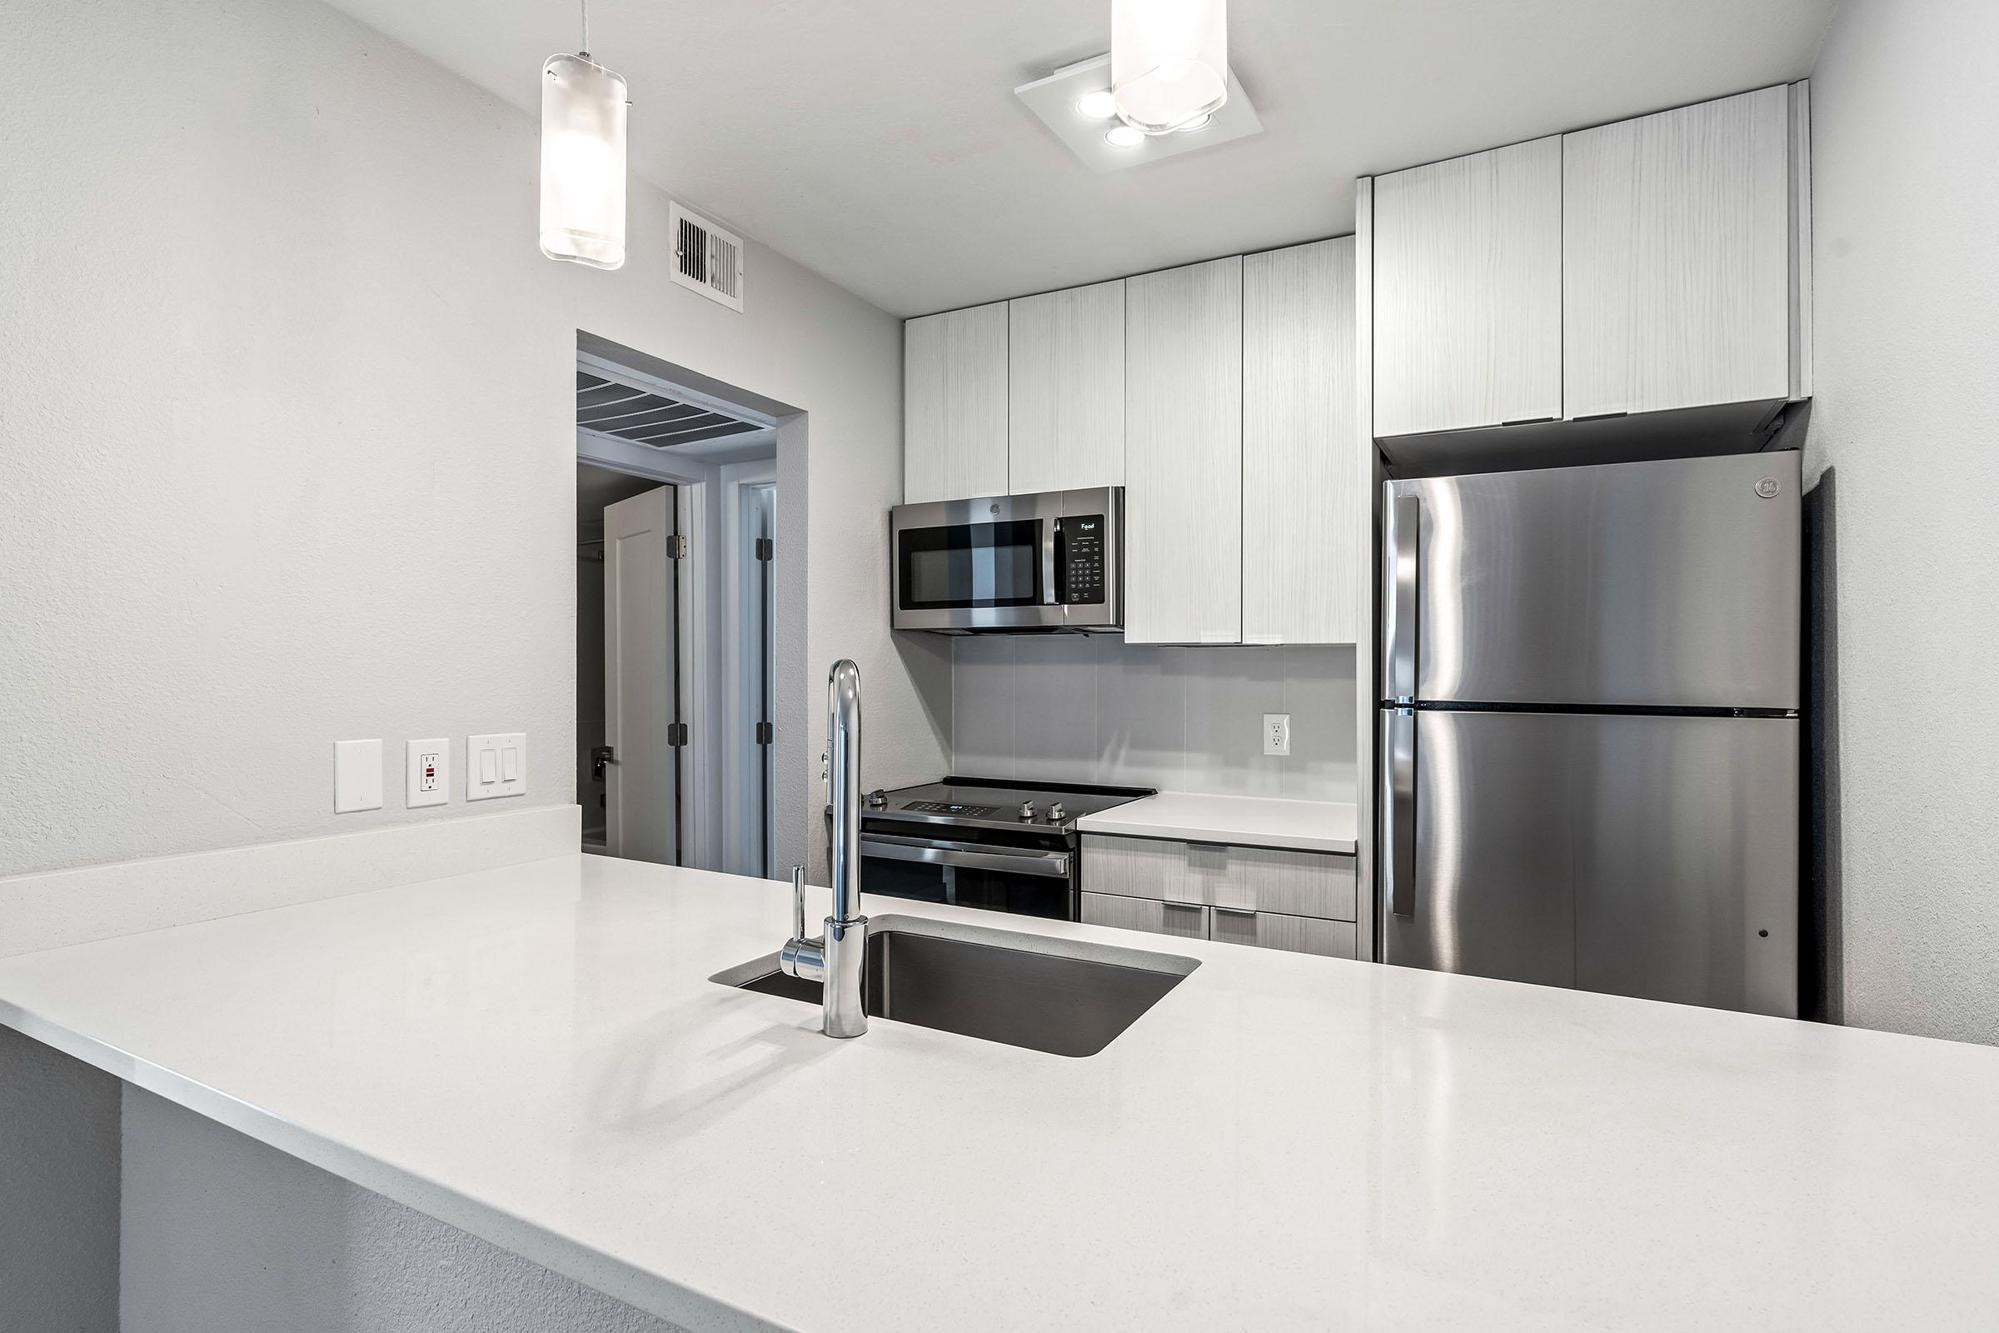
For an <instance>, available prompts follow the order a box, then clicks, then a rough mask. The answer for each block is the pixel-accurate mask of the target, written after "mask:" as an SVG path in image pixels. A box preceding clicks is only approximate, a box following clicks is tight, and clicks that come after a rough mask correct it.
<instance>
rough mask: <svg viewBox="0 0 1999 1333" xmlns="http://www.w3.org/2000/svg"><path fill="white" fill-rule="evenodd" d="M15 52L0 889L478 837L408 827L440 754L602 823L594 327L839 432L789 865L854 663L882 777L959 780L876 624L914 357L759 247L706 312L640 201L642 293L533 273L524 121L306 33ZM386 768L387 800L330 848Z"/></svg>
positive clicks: (139, 23) (7, 30)
mask: <svg viewBox="0 0 1999 1333" xmlns="http://www.w3.org/2000/svg"><path fill="white" fill-rule="evenodd" d="M0 56H4V57H5V58H6V63H7V65H8V68H9V69H10V75H9V77H8V78H7V79H6V80H5V81H0V124H4V125H6V126H7V129H8V140H7V145H8V151H7V154H6V156H7V169H6V170H5V171H4V172H0V216H4V217H5V218H6V220H7V223H6V229H7V248H8V260H7V262H6V263H5V264H4V265H0V310H5V311H6V312H7V313H6V320H5V325H4V328H0V339H4V344H0V346H4V356H0V608H4V612H5V614H4V617H0V744H4V746H5V765H4V768H3V769H0V874H5V873H10V872H20V871H30V870H37V869H44V868H49V867H54V866H63V865H71V864H77V863H83V862H95V861H107V860H115V859H121V858H128V857H136V856H147V855H155V854H160V853H167V852H177V851H187V850H194V849H202V848H210V847H219V846H228V845H236V844H245V843H254V842H262V841H267V840H272V839H279V838H288V837H298V836H301V835H307V834H313V833H320V832H327V831H333V830H336V829H337V830H343V831H344V830H347V829H352V828H362V827H367V826H368V825H370V824H376V823H389V822H397V821H402V820H409V819H426V820H428V819H441V818H450V817H452V816H453V815H459V814H464V813H467V807H466V806H465V805H464V803H463V802H462V799H457V800H454V802H453V803H452V804H451V805H450V806H447V807H443V808H441V809H433V810H427V811H418V812H406V811H404V810H402V809H400V808H399V807H400V805H401V801H400V798H399V795H398V794H397V793H398V792H399V788H400V784H399V782H397V781H395V780H394V775H395V774H399V771H400V770H399V766H398V765H399V758H400V753H401V745H402V741H403V740H404V739H405V738H407V737H413V736H429V735H437V734H448V735H451V736H453V737H455V738H457V740H458V754H457V756H456V757H457V761H458V762H457V765H456V769H457V774H458V781H459V783H461V784H462V781H463V771H464V765H463V754H462V743H463V737H464V736H465V734H466V733H468V732H476V731H498V730H524V731H526V732H528V733H529V735H530V747H529V751H530V760H531V763H530V769H529V793H530V794H529V796H528V797H527V800H528V802H530V803H556V804H568V803H570V802H571V801H573V799H574V775H573V771H572V756H573V752H574V725H575V722H574V712H573V708H574V704H573V695H572V690H573V674H574V670H575V663H574V653H573V648H572V635H573V616H574V611H575V602H574V599H575V581H574V575H573V569H574V564H573V558H574V557H573V553H572V550H571V547H572V544H573V542H574V540H575V536H574V526H573V525H574V513H573V496H574V471H573V469H574V452H575V437H574V434H573V405H572V392H573V379H572V374H573V369H574V351H575V342H576V334H577V330H579V329H584V330H588V331H590V332H592V333H595V334H598V335H602V336H604V337H606V338H609V339H611V340H613V341H615V342H618V343H621V344H623V345H625V346H628V347H633V348H637V349H641V350H643V351H645V352H647V353H649V354H651V355H654V356H658V357H660V358H663V359H665V360H668V361H672V362H676V363H679V364H683V365H687V366H691V367H695V368H697V369H699V370H701V371H703V372H704V373H707V374H711V375H713V376H715V377H716V378H718V379H721V380H724V381H727V382H729V383H732V384H737V385H741V386H744V387H746V388H749V389H752V390H754V391H756V392H758V393H761V394H764V395H767V396H769V397H771V398H774V399H778V400H781V401H783V402H785V403H788V404H792V405H794V406H796V407H797V408H799V409H801V410H802V411H803V412H804V413H805V414H806V415H805V417H804V418H803V419H802V421H801V422H800V423H799V424H798V425H797V426H796V427H795V430H794V438H795V439H796V440H798V441H801V442H805V443H806V445H807V448H806V449H805V450H804V451H803V452H799V453H798V454H797V455H796V456H795V457H794V458H792V459H789V460H787V461H786V463H785V466H786V467H787V468H794V469H797V475H796V476H795V478H788V479H795V480H796V481H797V482H798V484H797V485H795V486H792V487H790V488H788V489H787V490H786V491H785V492H784V493H783V497H782V501H781V508H785V507H790V506H798V507H797V508H791V509H789V511H788V512H781V514H780V527H781V530H782V531H791V532H796V533H798V534H800V535H801V537H802V538H803V539H804V540H802V541H800V542H798V543H796V544H795V545H794V549H800V550H805V551H807V553H808V561H807V564H808V567H809V570H810V575H809V581H808V580H807V579H804V578H801V577H800V571H799V569H798V568H797V566H796V563H795V562H794V564H793V565H792V567H791V568H790V569H789V570H787V571H785V572H784V573H783V574H782V575H781V584H782V589H783V591H784V593H785V596H786V599H787V600H786V601H784V602H782V603H781V607H783V608H784V609H785V610H786V611H787V612H788V614H789V616H790V618H791V619H792V620H793V621H795V622H796V623H800V624H802V625H803V626H804V627H805V629H804V634H803V640H804V642H803V645H802V648H801V650H800V652H798V653H797V654H795V655H794V656H793V658H792V659H791V660H790V662H789V664H788V674H786V675H785V676H784V677H783V678H782V679H783V681H784V686H783V688H784V690H785V692H786V700H785V703H786V707H785V708H784V709H783V710H781V712H780V715H779V723H780V727H781V728H783V730H781V731H780V745H781V748H782V755H783V764H784V769H785V771H786V772H787V773H788V774H789V780H788V782H787V784H786V790H785V800H786V801H787V802H788V804H787V805H785V806H781V810H780V813H781V817H783V818H785V819H786V838H787V847H788V848H789V850H790V854H792V855H794V856H796V855H801V854H802V853H803V851H804V848H805V846H806V842H807V838H808V831H809V830H810V829H811V827H812V821H811V819H810V818H809V816H808V815H807V814H806V811H807V809H808V808H809V807H810V805H811V804H812V784H813V783H814V782H815V781H816V762H815V761H816V756H817V754H818V750H819V741H818V738H817V737H816V735H814V734H811V733H813V732H814V731H815V730H816V728H814V727H812V726H810V725H808V724H807V718H808V716H809V715H810V713H811V712H812V711H814V710H816V709H817V707H819V705H818V703H817V692H818V689H819V686H818V682H819V680H821V679H823V672H824V670H825V666H826V664H827V663H828V662H829V661H830V660H831V659H832V658H833V657H834V656H836V655H850V656H853V657H855V658H856V659H857V660H858V661H859V662H860V664H861V667H862V671H863V674H864V678H865V679H866V681H867V684H868V687H869V697H868V702H869V705H870V711H869V722H870V731H869V736H868V740H869V747H868V771H867V774H866V778H867V781H868V782H869V783H870V784H885V785H894V784H897V783H901V782H907V781H913V780H916V779H918V778H922V777H928V776H930V775H932V774H933V773H934V772H935V771H937V770H938V769H939V768H940V767H942V765H943V763H944V754H945V731H946V724H945V722H944V720H943V719H944V717H945V714H946V712H947V710H948V706H949V704H948V682H947V681H945V680H944V679H943V678H942V677H941V676H940V674H939V672H938V670H937V666H936V661H937V655H936V653H935V652H932V653H930V654H928V655H926V654H923V653H918V654H916V656H915V658H914V663H913V666H906V665H905V652H906V650H899V649H898V647H897V646H896V645H895V643H894V642H893V640H892V639H891V636H890V634H889V632H888V629H887V625H886V620H887V616H886V610H885V607H886V604H887V593H886V589H885V577H886V555H885V549H884V543H885V532H884V527H885V525H884V524H883V522H882V521H881V516H882V512H883V510H884V509H885V508H886V506H887V505H888V504H889V503H891V502H892V501H893V500H894V499H895V498H896V497H897V496H898V495H899V492H900V467H901V464H900V457H899V454H900V439H901V424H900V375H901V365H900V359H901V358H900V331H899V326H898V324H897V322H896V321H895V320H893V319H890V318H889V317H887V316H886V315H884V314H882V313H881V312H879V311H877V310H875V309H873V308H872V307H870V306H868V305H866V304H864V303H863V302H861V301H860V300H859V299H857V298H855V297H853V296H852V295H850V294H848V293H846V292H844V291H842V290H840V289H838V288H836V287H834V286H832V285H831V284H829V283H827V282H825V281H824V280H822V279H820V278H819V277H817V276H816V275H814V274H812V273H810V272H808V271H806V270H804V269H802V268H800V267H798V266H797V265H795V264H792V263H790V262H789V261H787V260H785V259H784V258H783V257H782V256H780V255H777V254H775V253H773V252H771V251H770V250H768V249H765V248H763V247H760V246H755V245H752V247H751V249H750V253H749V257H748V264H749V268H748V280H747V284H746V287H747V292H748V301H749V311H748V313H747V314H743V315H738V314H735V313H733V312H730V311H728V310H726V309H724V308H723V307H721V306H718V305H715V304H713V303H711V302H708V301H705V300H703V299H702V298H700V297H699V296H696V295H695V294H693V293H690V292H686V291H684V290H682V289H679V288H677V287H674V286H672V285H671V284H670V282H669V280H668V273H667V264H668V258H669V250H668V245H667V231H666V215H667V201H666V198H665V197H664V196H663V195H661V194H660V193H658V192H657V191H654V190H652V189H649V188H643V187H635V188H634V190H633V192H632V201H631V246H630V248H631V259H630V262H629V263H628V264H627V266H626V267H625V268H624V269H623V270H621V271H619V272H615V273H601V272H596V271H593V270H588V269H584V268H581V267H578V266H575V265H565V264H555V263H551V262H549V261H547V260H545V259H543V258H541V256H540V255H539V254H538V253H537V251H536V248H535V243H534V188H535V138H536V127H535V125H534V123H533V122H532V120H531V119H530V118H529V117H527V116H525V115H523V114H522V113H521V112H519V111H518V110H516V109H514V108H513V107H511V106H508V105H505V104H503V103H501V102H499V101H497V100H495V99H494V98H492V97H491V96H489V95H487V94H485V93H483V92H481V91H478V90H477V89H475V88H474V87H472V86H471V85H470V84H467V83H464V82H462V81H460V80H459V79H457V78H455V77H454V76H452V75H449V74H447V73H445V72H444V71H443V70H441V69H439V68H438V67H436V66H434V65H432V64H430V63H428V62H426V61H425V60H423V59H421V58H419V57H418V56H416V55H415V54H413V53H411V52H409V51H407V50H405V49H403V48H400V47H398V46H396V45H394V44H393V43H391V42H390V41H388V40H387V39H385V38H382V37H381V36H379V35H378V34H375V33H373V32H371V31H369V30H368V29H365V28H362V27H360V26H359V25H358V24H356V23H354V22H353V21H352V20H350V19H347V18H346V17H344V16H342V15H340V14H338V13H336V12H334V11H333V10H330V9H327V8H325V7H323V6H321V5H319V4H317V3H313V2H312V0H274V2H272V3H260V4H255V5H247V6H246V5H231V4H227V3H224V2H223V0H125V2H124V3H107V4H95V5H87V6H71V5H39V6H15V7H14V9H13V11H12V12H10V14H9V21H8V23H7V24H6V25H5V26H4V29H0ZM523 77H524V78H532V77H533V71H531V70H529V71H523ZM639 114H640V116H641V117H642V116H643V109H642V108H641V111H640V113H639ZM640 125H641V126H643V121H642V120H641V121H640ZM655 128H657V127H655ZM635 132H637V130H635ZM693 202H696V203H698V202H699V201H693ZM919 679H920V680H923V681H925V682H927V685H928V688H929V690H930V694H929V697H928V698H927V699H926V698H924V697H921V696H920V695H919V689H918V681H919ZM353 736H380V737H382V738H383V739H384V741H385V748H386V749H387V750H388V752H389V755H390V759H391V762H390V767H391V770H392V779H391V781H390V783H389V789H390V798H389V801H388V808H387V809H385V810H383V811H380V812H376V813H371V814H364V815H350V816H342V817H340V818H339V819H338V820H337V821H336V819H335V817H334V816H333V814H332V802H331V799H330V796H331V782H332V776H331V742H332V741H334V740H336V739H339V738H342V737H353ZM808 769H809V770H810V771H808ZM481 808H482V807H479V806H474V807H471V809H472V810H473V811H477V810H480V809H481ZM483 808H490V807H483ZM814 841H816V837H815V838H814Z"/></svg>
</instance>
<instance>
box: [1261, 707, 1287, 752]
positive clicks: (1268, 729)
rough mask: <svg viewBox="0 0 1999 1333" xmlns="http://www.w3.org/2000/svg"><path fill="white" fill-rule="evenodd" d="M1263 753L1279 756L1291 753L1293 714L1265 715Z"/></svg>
mask: <svg viewBox="0 0 1999 1333" xmlns="http://www.w3.org/2000/svg"><path fill="white" fill-rule="evenodd" d="M1263 752H1264V753H1265V754H1267V755H1279V756H1282V755H1287V754H1290V753H1291V714H1289V713H1265V714H1264V715H1263Z"/></svg>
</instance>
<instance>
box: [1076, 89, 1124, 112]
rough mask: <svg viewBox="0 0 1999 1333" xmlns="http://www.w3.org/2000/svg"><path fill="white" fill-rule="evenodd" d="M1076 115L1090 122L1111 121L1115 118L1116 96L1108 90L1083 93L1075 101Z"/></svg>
mask: <svg viewBox="0 0 1999 1333" xmlns="http://www.w3.org/2000/svg"><path fill="white" fill-rule="evenodd" d="M1076 113H1077V114H1078V115H1081V116H1084V117H1086V118H1088V119H1090V120H1111V119H1113V118H1115V117H1116V116H1117V95H1116V94H1115V93H1113V92H1112V91H1111V90H1110V89H1108V88H1099V89H1097V90H1096V91H1095V92H1089V93H1084V94H1083V95H1082V96H1081V97H1079V98H1077V99H1076Z"/></svg>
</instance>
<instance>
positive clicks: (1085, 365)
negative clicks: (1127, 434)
mask: <svg viewBox="0 0 1999 1333" xmlns="http://www.w3.org/2000/svg"><path fill="white" fill-rule="evenodd" d="M1007 347H1008V356H1007V388H1006V392H1007V403H1008V405H1009V410H1008V413H1007V451H1008V461H1007V489H1008V490H1009V491H1010V492H1011V493H1012V494H1014V495H1031V494H1033V493H1034V492H1036V491H1069V490H1081V489H1083V488H1084V487H1089V486H1122V485H1124V282H1123V280H1122V279H1120V280H1118V281H1116V282H1100V283H1097V284H1096V285H1095V286H1092V287H1072V288H1070V289H1069V290H1067V291H1060V292H1047V293H1044V294H1043V295H1040V296H1026V297H1022V298H1021V299H1020V300H1017V301H1009V302H1007Z"/></svg>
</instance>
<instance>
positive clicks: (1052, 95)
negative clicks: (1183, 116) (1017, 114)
mask: <svg viewBox="0 0 1999 1333" xmlns="http://www.w3.org/2000/svg"><path fill="white" fill-rule="evenodd" d="M1110 77H1111V58H1110V57H1109V56H1108V55H1101V56H1091V57H1090V58H1088V59H1087V60H1078V61H1076V62H1074V63H1073V64H1068V65H1064V66H1062V67H1061V68H1060V69H1058V70H1056V71H1055V72H1054V73H1052V74H1050V75H1048V76H1047V77H1046V78H1041V79H1036V80H1035V81H1034V82H1032V83H1023V84H1022V85H1020V87H1018V88H1015V89H1014V90H1013V91H1014V95H1015V96H1016V97H1018V98H1020V100H1021V102H1022V103H1023V104H1024V105H1025V106H1026V107H1027V109H1028V110H1030V111H1032V112H1033V113H1034V116H1035V119H1037V120H1039V121H1040V122H1041V123H1042V124H1043V125H1045V126H1047V127H1048V131H1049V133H1051V134H1053V135H1054V136H1055V138H1056V139H1057V141H1059V142H1060V143H1062V144H1063V145H1064V146H1066V147H1067V148H1068V149H1069V151H1070V152H1072V153H1074V154H1075V155H1076V156H1077V157H1078V158H1080V159H1081V160H1082V162H1083V163H1084V165H1086V166H1087V167H1089V169H1090V170H1092V171H1130V170H1131V169H1132V168H1134V167H1143V166H1149V165H1151V164H1153V163H1156V162H1161V161H1164V160H1165V159H1167V158H1169V157H1176V156H1178V155H1179V154H1181V153H1205V152H1207V151H1208V150H1210V149H1213V148H1219V147H1221V146H1222V145H1224V144H1227V143H1229V142H1231V141H1232V140H1235V139H1241V138H1246V137H1248V136H1249V135H1252V134H1259V133H1261V132H1262V130H1263V123H1262V122H1261V121H1259V120H1258V119H1257V116H1256V108H1255V107H1254V106H1252V105H1250V101H1249V98H1248V96H1247V95H1245V94H1244V92H1243V89H1242V85H1241V84H1240V83H1238V82H1236V79H1235V76H1234V75H1230V76H1229V84H1228V86H1229V96H1228V102H1227V104H1226V105H1225V106H1223V107H1222V108H1221V109H1220V110H1218V111H1216V112H1214V113H1213V115H1214V119H1213V120H1212V121H1210V122H1209V123H1208V125H1207V126H1206V127H1205V128H1204V129H1202V130H1200V131H1199V132H1198V133H1192V134H1177V133H1175V134H1155V135H1151V136H1148V137H1146V138H1143V139H1139V140H1133V139H1132V138H1131V137H1130V136H1128V135H1122V134H1117V135H1112V134H1109V133H1108V131H1110V130H1111V129H1113V128H1115V127H1116V126H1117V125H1118V124H1120V123H1122V122H1123V120H1124V118H1123V117H1122V116H1120V117H1118V118H1117V119H1116V120H1093V119H1091V118H1090V117H1089V116H1087V115H1084V114H1083V111H1084V108H1085V106H1086V105H1087V103H1085V101H1084V99H1085V98H1087V97H1089V96H1090V94H1091V93H1100V92H1102V91H1103V90H1104V89H1105V88H1106V87H1108V86H1109V84H1110ZM1193 118H1194V119H1197V120H1198V119H1199V115H1198V114H1196V116H1195V117H1193ZM1129 128H1132V129H1138V128H1139V127H1138V126H1136V125H1134V126H1130V127H1129Z"/></svg>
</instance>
